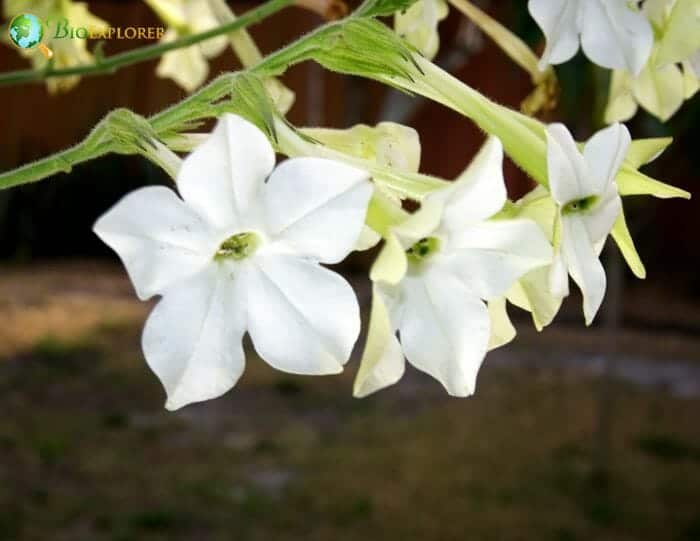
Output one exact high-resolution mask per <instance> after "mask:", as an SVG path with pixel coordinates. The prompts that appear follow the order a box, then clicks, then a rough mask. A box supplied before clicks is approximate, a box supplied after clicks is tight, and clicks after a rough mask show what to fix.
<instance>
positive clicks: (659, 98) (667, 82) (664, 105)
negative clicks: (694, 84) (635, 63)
mask: <svg viewBox="0 0 700 541" xmlns="http://www.w3.org/2000/svg"><path fill="white" fill-rule="evenodd" d="M652 64H653V62H649V64H648V65H647V66H646V67H645V68H644V69H643V70H642V72H641V73H640V74H639V77H637V78H636V79H635V81H634V84H633V85H632V90H633V92H634V97H635V99H636V100H637V101H638V102H639V105H641V106H642V107H643V108H644V109H645V110H647V111H649V112H650V113H651V114H652V115H654V116H655V117H656V118H658V119H659V120H661V122H666V121H667V120H668V119H669V118H671V117H672V116H673V115H674V114H675V113H676V112H677V111H678V109H680V108H681V106H682V105H683V101H684V100H685V91H686V85H685V79H684V77H683V72H681V70H680V68H679V67H678V66H676V65H675V64H666V65H665V66H662V67H655V66H654V65H652Z"/></svg>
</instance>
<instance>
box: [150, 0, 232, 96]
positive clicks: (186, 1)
mask: <svg viewBox="0 0 700 541" xmlns="http://www.w3.org/2000/svg"><path fill="white" fill-rule="evenodd" d="M147 3H148V4H149V5H150V6H151V7H152V8H153V10H154V11H156V12H157V13H158V15H159V16H160V17H161V19H162V20H163V21H165V22H166V23H167V24H168V26H169V28H168V30H167V31H166V32H165V35H164V36H163V39H162V42H163V43H169V42H172V41H175V40H176V39H178V38H180V37H183V36H186V35H188V34H197V33H200V32H205V31H207V30H211V29H212V28H216V27H217V26H219V21H218V20H217V18H216V16H215V14H214V12H213V11H212V8H211V5H210V4H209V0H147ZM227 45H228V38H227V37H226V36H217V37H215V38H211V39H208V40H206V41H203V42H201V43H198V44H196V45H191V46H190V47H183V48H181V49H176V50H174V51H169V52H167V53H165V54H164V55H163V57H162V58H161V60H160V62H159V63H158V67H157V68H156V74H157V75H158V76H159V77H163V78H170V79H172V80H173V81H175V82H176V83H177V84H178V85H180V86H181V87H182V88H184V89H185V90H186V91H187V92H193V91H194V90H195V89H197V88H198V87H199V86H201V85H202V84H203V83H204V81H206V79H207V75H208V74H209V62H208V59H210V58H215V57H217V56H219V55H220V54H221V53H222V52H223V51H224V49H226V46H227Z"/></svg>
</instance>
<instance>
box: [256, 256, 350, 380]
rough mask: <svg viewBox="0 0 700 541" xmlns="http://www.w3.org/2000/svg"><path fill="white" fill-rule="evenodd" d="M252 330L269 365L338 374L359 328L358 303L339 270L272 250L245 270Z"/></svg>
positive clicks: (294, 371)
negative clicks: (332, 270) (334, 270)
mask: <svg viewBox="0 0 700 541" xmlns="http://www.w3.org/2000/svg"><path fill="white" fill-rule="evenodd" d="M245 287H246V289H247V291H248V298H249V302H248V332H249V333H250V336H251V338H252V340H253V345H254V346H255V350H256V351H257V352H258V354H259V355H260V357H262V358H263V359H264V360H265V361H267V362H268V363H269V364H270V365H272V366H273V367H275V368H277V369H278V370H283V371H285V372H291V373H293V374H316V375H321V374H337V373H338V372H341V371H342V369H343V365H344V364H345V363H346V362H347V360H348V358H349V356H350V352H351V351H352V347H353V344H354V343H355V341H356V340H357V336H358V334H359V332H360V309H359V307H358V304H357V299H356V297H355V293H354V292H353V290H352V288H351V287H350V285H349V284H348V283H347V282H346V281H345V280H344V279H343V278H342V277H341V276H339V275H338V274H336V273H334V272H331V271H329V270H328V269H324V268H323V267H321V266H319V265H317V264H316V263H312V262H309V261H304V260H302V259H300V258H296V257H293V256H284V255H268V256H260V257H257V258H255V260H254V261H252V262H251V265H250V266H249V268H248V269H247V270H246V278H245Z"/></svg>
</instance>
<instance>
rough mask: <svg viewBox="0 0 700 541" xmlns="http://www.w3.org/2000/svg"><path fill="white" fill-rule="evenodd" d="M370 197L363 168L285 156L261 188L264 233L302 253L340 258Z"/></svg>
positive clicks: (355, 234)
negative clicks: (262, 193) (266, 229)
mask: <svg viewBox="0 0 700 541" xmlns="http://www.w3.org/2000/svg"><path fill="white" fill-rule="evenodd" d="M371 196H372V185H371V184H370V182H369V174H368V173H367V172H366V171H362V170H361V169H357V168H355V167H351V166H349V165H345V164H343V163H340V162H336V161H332V160H325V159H322V158H293V159H290V160H287V161H285V162H283V163H282V164H281V165H280V166H279V167H277V169H275V170H274V171H273V173H272V175H270V180H269V181H268V182H267V184H266V185H265V188H264V201H265V221H266V223H267V228H268V232H269V233H270V235H271V236H272V237H273V238H275V239H276V240H280V241H282V242H283V243H285V244H288V245H290V246H291V247H292V249H293V250H295V251H296V252H298V253H300V254H301V255H304V256H308V257H311V258H313V259H315V260H317V261H321V262H323V263H338V262H339V261H342V260H343V259H344V258H345V257H346V256H347V255H348V254H349V253H350V252H351V251H352V249H353V247H354V246H355V243H356V242H357V239H358V238H359V236H360V233H361V232H362V227H363V225H364V223H365V215H366V214H367V204H368V203H369V199H370V197H371Z"/></svg>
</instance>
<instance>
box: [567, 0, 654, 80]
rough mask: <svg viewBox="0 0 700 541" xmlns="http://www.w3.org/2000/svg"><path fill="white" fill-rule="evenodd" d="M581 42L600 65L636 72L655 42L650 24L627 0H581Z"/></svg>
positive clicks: (647, 57)
mask: <svg viewBox="0 0 700 541" xmlns="http://www.w3.org/2000/svg"><path fill="white" fill-rule="evenodd" d="M581 5H582V8H583V14H582V22H583V26H582V28H581V46H582V47H583V52H584V53H586V56H587V57H588V58H590V59H591V60H592V61H593V62H595V63H596V64H598V65H599V66H603V67H604V68H609V69H626V70H627V71H629V72H630V73H632V74H634V75H638V74H639V72H640V71H641V70H642V68H643V67H644V64H646V63H647V60H649V55H650V54H651V48H652V45H653V43H654V34H653V32H652V29H651V24H649V21H647V19H646V17H644V15H642V14H641V13H639V12H638V11H635V10H633V9H631V8H630V7H629V5H628V3H627V1H626V0H612V1H611V0H583V2H582V4H581Z"/></svg>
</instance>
